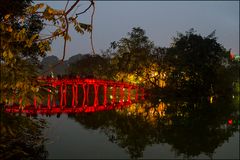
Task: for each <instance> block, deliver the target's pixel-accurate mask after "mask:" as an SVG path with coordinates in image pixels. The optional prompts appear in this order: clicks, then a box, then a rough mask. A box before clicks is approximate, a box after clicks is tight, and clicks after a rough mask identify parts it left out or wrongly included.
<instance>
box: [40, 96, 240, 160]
mask: <svg viewBox="0 0 240 160" xmlns="http://www.w3.org/2000/svg"><path fill="white" fill-rule="evenodd" d="M238 103H239V101H238ZM238 103H236V102H234V101H231V102H229V101H226V100H219V101H218V102H213V103H212V104H210V103H203V104H199V103H195V102H194V103H192V102H186V101H184V102H179V101H178V102H176V101H174V102H164V103H163V102H160V103H159V104H157V105H156V107H155V110H153V109H152V108H149V109H146V108H147V107H146V106H148V105H149V103H146V102H144V103H142V104H133V105H131V106H129V107H128V108H127V109H125V110H112V111H102V112H95V113H79V114H69V115H67V114H62V115H60V116H57V115H51V116H50V117H49V116H46V115H42V116H38V117H39V118H43V119H45V120H46V121H47V124H48V128H46V129H45V130H44V135H45V137H46V138H47V139H48V140H47V141H46V142H45V147H46V150H47V152H48V157H47V158H50V159H130V158H137V159H179V158H180V159H182V158H194V159H210V158H213V159H239V145H240V144H239V111H238V108H237V107H236V106H238ZM151 105H152V104H151ZM206 105H207V106H206ZM143 108H144V110H143ZM230 120H232V124H231V123H230ZM233 122H234V123H233Z"/></svg>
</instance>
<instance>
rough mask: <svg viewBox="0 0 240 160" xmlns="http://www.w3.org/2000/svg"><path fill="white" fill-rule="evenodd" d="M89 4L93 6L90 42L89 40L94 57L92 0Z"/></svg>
mask: <svg viewBox="0 0 240 160" xmlns="http://www.w3.org/2000/svg"><path fill="white" fill-rule="evenodd" d="M91 4H92V6H93V11H92V15H91V27H92V29H91V33H90V40H91V47H92V52H93V55H96V53H95V49H94V45H93V16H94V13H95V4H94V0H91Z"/></svg>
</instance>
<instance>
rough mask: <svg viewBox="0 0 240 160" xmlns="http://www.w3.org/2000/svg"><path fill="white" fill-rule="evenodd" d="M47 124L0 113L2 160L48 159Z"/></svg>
mask: <svg viewBox="0 0 240 160" xmlns="http://www.w3.org/2000/svg"><path fill="white" fill-rule="evenodd" d="M44 126H45V122H44V121H42V120H38V119H34V118H28V117H26V116H21V115H12V114H8V113H3V112H2V111H0V135H1V137H0V159H36V160H40V159H46V157H47V155H48V152H47V151H46V148H45V146H44V141H45V138H44V137H43V134H42V129H43V128H44Z"/></svg>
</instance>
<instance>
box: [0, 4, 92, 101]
mask: <svg viewBox="0 0 240 160" xmlns="http://www.w3.org/2000/svg"><path fill="white" fill-rule="evenodd" d="M79 1H80V0H77V1H76V2H74V3H73V5H72V6H70V7H69V9H67V8H68V7H67V6H68V3H67V4H66V7H65V9H62V10H57V9H53V8H51V7H50V6H48V5H46V4H44V3H38V4H33V3H32V1H31V0H22V1H12V0H9V1H3V0H1V7H0V35H1V36H0V42H1V45H0V63H1V81H0V92H1V94H0V103H12V101H13V97H14V98H16V99H21V103H22V104H23V105H24V103H26V102H27V100H31V99H33V96H37V97H39V95H40V94H39V93H40V91H41V90H42V89H41V86H42V85H40V84H39V81H37V76H39V74H38V68H39V58H41V57H44V56H45V55H46V53H47V52H48V51H50V49H51V46H50V44H51V42H52V41H53V40H54V39H56V37H62V38H63V39H64V44H63V59H64V56H65V54H66V44H67V43H66V42H67V41H69V40H71V37H70V35H69V34H68V30H69V27H74V28H75V30H76V31H77V32H79V33H81V34H83V33H84V31H88V32H91V29H92V27H91V25H88V24H83V23H80V22H78V19H77V18H78V15H80V14H78V13H77V10H75V13H76V14H72V16H69V13H71V11H72V10H73V9H74V8H75V6H76V5H77V4H78V3H79ZM93 4H94V3H93V2H92V1H91V6H92V5H93ZM49 25H50V26H51V31H50V33H49V34H44V35H43V34H41V33H42V30H43V29H44V28H46V27H48V26H49Z"/></svg>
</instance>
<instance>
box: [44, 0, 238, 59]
mask: <svg viewBox="0 0 240 160" xmlns="http://www.w3.org/2000/svg"><path fill="white" fill-rule="evenodd" d="M46 3H48V4H49V5H50V6H52V7H54V8H58V9H60V8H64V6H65V4H66V2H65V1H47V2H46ZM71 3H73V1H72V2H71ZM87 6H88V1H83V2H80V7H79V9H80V10H81V11H83V10H84V9H85V8H86V7H87ZM90 13H91V10H90V11H89V12H88V14H85V15H82V17H81V18H80V19H79V20H80V21H81V22H83V23H89V22H90ZM133 27H141V28H142V29H144V30H145V31H146V35H147V36H148V37H149V39H150V40H152V41H154V43H155V45H156V46H160V47H168V46H169V45H170V44H171V43H172V38H173V37H174V36H176V35H177V32H181V33H185V31H188V30H189V29H190V28H194V29H195V30H196V31H197V33H198V34H201V35H202V36H207V35H209V34H210V33H211V32H212V31H214V30H215V29H216V36H217V37H218V42H219V43H221V44H223V46H224V47H225V48H226V49H231V50H232V52H233V53H235V54H239V2H238V1H203V2H201V1H199V2H196V1H195V2H191V1H185V2H184V1H179V2H176V1H169V2H168V1H96V11H95V16H94V32H93V36H94V47H95V49H96V52H97V53H100V50H106V49H107V48H108V47H109V46H110V42H112V41H118V40H119V39H121V38H122V37H124V36H126V34H127V32H131V29H132V28H133ZM70 34H71V36H72V41H71V42H69V43H68V46H67V55H66V59H68V58H69V57H71V56H73V55H75V54H78V53H82V54H83V53H91V52H92V51H91V46H90V38H89V34H88V33H86V34H84V35H80V34H77V33H76V32H75V31H73V30H71V32H70ZM62 46H63V42H62V40H61V39H58V40H56V41H55V42H54V43H53V48H52V52H51V54H49V55H56V56H58V57H59V58H60V57H61V56H62V49H63V47H62Z"/></svg>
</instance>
